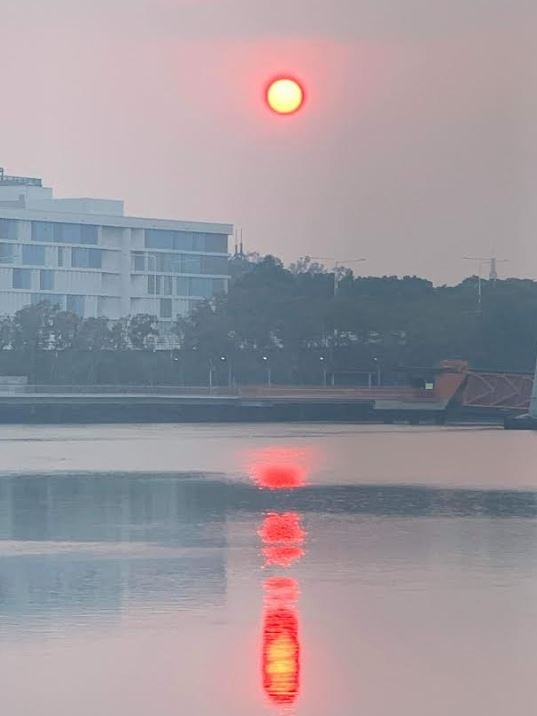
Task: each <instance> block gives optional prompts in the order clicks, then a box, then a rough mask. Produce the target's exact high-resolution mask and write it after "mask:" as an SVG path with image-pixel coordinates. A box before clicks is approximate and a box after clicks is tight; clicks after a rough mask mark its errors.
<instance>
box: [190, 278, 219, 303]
mask: <svg viewBox="0 0 537 716" xmlns="http://www.w3.org/2000/svg"><path fill="white" fill-rule="evenodd" d="M190 295H192V296H199V297H201V298H210V297H211V296H212V295H213V282H212V279H210V278H192V279H191V289H190Z"/></svg>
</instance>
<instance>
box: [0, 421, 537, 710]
mask: <svg viewBox="0 0 537 716" xmlns="http://www.w3.org/2000/svg"><path fill="white" fill-rule="evenodd" d="M536 643H537V434H535V433H529V432H511V431H503V430H500V429H497V428H468V427H463V428H457V427H428V428H419V427H398V426H386V427H383V426H352V425H334V424H332V425H296V424H295V425H225V426H212V425H199V426H192V425H99V426H2V429H1V432H0V686H1V704H2V713H5V714H6V716H34V715H35V716H49V715H50V716H72V714H76V715H77V716H95V715H96V714H99V715H100V716H119V715H125V716H148V714H158V715H159V716H172V715H173V716H176V715H177V714H185V715H186V714H188V715H189V716H252V714H257V715H260V716H265V715H266V716H282V715H285V716H326V715H327V714H330V715H331V716H332V715H333V716H356V715H357V714H364V715H367V716H394V715H395V714H397V716H448V715H449V716H453V715H454V714H457V715H458V716H466V715H468V716H478V715H479V716H481V715H483V716H505V714H509V715H510V716H530V714H534V713H537V692H536V690H535V687H534V683H535V673H536V672H537V649H536V648H535V645H536Z"/></svg>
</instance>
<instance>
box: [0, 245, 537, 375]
mask: <svg viewBox="0 0 537 716" xmlns="http://www.w3.org/2000/svg"><path fill="white" fill-rule="evenodd" d="M231 266H232V269H231V272H232V280H231V285H230V289H229V292H228V293H227V294H225V295H220V296H217V297H216V298H214V299H212V300H211V301H205V302H200V303H199V304H198V306H197V308H196V309H195V310H194V311H193V312H192V313H191V314H190V315H189V316H188V317H186V318H178V319H177V321H176V322H175V324H174V325H173V331H174V333H175V335H176V338H177V341H178V345H179V347H178V348H177V350H175V351H173V352H170V353H168V354H166V352H165V351H155V350H154V349H155V348H156V347H157V342H158V340H159V332H158V322H157V318H156V317H155V316H151V315H148V314H140V315H136V316H130V317H127V318H124V319H121V320H119V321H110V320H108V319H106V318H88V319H85V320H81V319H80V318H78V317H77V316H76V315H74V314H73V313H69V312H66V311H60V310H59V309H58V307H55V306H51V305H50V304H49V303H41V304H38V305H35V306H27V307H25V308H23V309H21V310H20V311H18V312H17V313H16V314H15V316H14V317H13V318H7V317H4V318H0V355H1V358H2V362H1V364H0V371H2V372H6V371H7V372H13V373H14V374H24V375H28V376H29V377H30V379H31V380H41V381H43V382H65V381H67V382H69V381H71V382H75V383H77V382H81V383H92V382H112V383H114V382H117V383H122V382H131V383H159V382H160V383H166V382H168V383H186V384H202V383H207V380H208V374H209V367H210V370H211V371H212V373H211V375H212V376H213V378H214V381H215V383H219V382H220V383H226V382H227V381H229V380H230V379H231V380H235V381H237V382H256V383H259V382H264V381H265V380H267V379H268V374H269V372H270V375H271V377H272V380H273V381H274V382H293V383H308V382H310V383H319V382H320V381H321V380H323V378H326V374H332V373H339V374H340V375H342V376H349V375H351V374H352V375H355V374H357V372H359V371H362V374H361V377H360V378H356V379H357V380H366V379H367V377H365V378H364V372H365V373H367V372H370V373H376V370H377V368H379V369H381V370H382V374H383V376H385V379H386V380H387V381H389V380H390V379H393V380H396V373H395V369H396V368H397V367H400V366H407V367H409V366H414V367H430V366H434V365H435V364H437V363H438V362H439V361H441V360H445V359H463V360H467V361H469V362H470V364H471V365H472V366H473V367H475V368H481V369H490V370H516V371H532V370H533V366H534V363H535V353H536V345H537V282H534V281H530V280H525V279H506V280H503V281H499V280H498V281H496V282H490V281H482V282H481V300H480V301H479V300H478V291H477V288H478V282H477V277H470V278H468V279H465V280H464V281H463V282H462V283H460V284H459V285H457V286H439V287H434V286H433V285H432V283H431V282H430V281H427V280H424V279H421V278H417V277H415V276H405V277H403V278H397V277H396V276H384V277H381V278H375V277H355V276H354V275H353V274H352V272H351V271H349V270H348V269H345V268H342V269H341V270H340V271H338V275H337V282H336V281H335V276H334V273H329V272H326V271H325V269H324V267H322V266H317V265H315V264H313V263H312V261H311V260H308V259H307V258H305V259H302V260H300V261H299V262H297V264H295V266H293V267H292V270H291V269H286V268H285V267H284V266H283V264H282V262H281V261H280V260H279V259H277V258H274V257H272V256H266V257H264V258H260V257H259V256H257V255H254V256H250V257H248V256H246V257H245V256H236V257H234V258H233V259H232V260H231ZM335 288H337V290H336V291H335V290H334V289H335ZM213 373H214V375H213ZM390 373H391V375H392V378H390ZM344 380H346V378H342V382H343V381H344Z"/></svg>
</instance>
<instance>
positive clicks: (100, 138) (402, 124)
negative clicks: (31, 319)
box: [0, 0, 537, 283]
mask: <svg viewBox="0 0 537 716" xmlns="http://www.w3.org/2000/svg"><path fill="white" fill-rule="evenodd" d="M469 5H472V7H471V8H470V7H468V6H469ZM0 12H1V13H2V18H3V20H2V25H1V26H0V43H1V47H2V54H3V62H2V63H1V64H0V86H2V98H3V101H2V112H1V113H0V130H1V131H0V137H2V138H3V139H4V142H2V144H1V149H0V166H5V167H6V169H7V170H8V171H9V172H12V173H20V174H31V175H38V176H42V177H43V178H44V179H45V182H46V183H47V184H49V185H52V186H54V188H55V190H56V192H57V195H59V196H65V195H75V196H76V195H80V196H83V195H90V196H103V197H110V198H124V199H125V202H126V209H127V211H128V212H129V213H131V214H134V215H146V216H162V217H173V218H184V219H206V220H217V221H226V222H230V223H234V224H236V225H237V226H240V227H242V228H243V231H244V238H245V242H246V247H247V249H250V250H258V251H260V252H262V253H274V254H276V255H280V256H282V258H284V259H285V260H286V261H291V260H293V259H295V258H296V257H298V256H301V255H305V254H309V255H313V256H317V255H321V256H333V257H334V258H338V259H340V258H351V257H359V256H364V257H367V263H365V264H362V265H360V270H361V271H362V272H363V273H367V274H372V275H379V274H380V275H382V274H419V275H424V276H427V277H429V278H432V279H433V280H434V281H435V282H437V283H444V282H447V283H451V282H454V281H458V280H460V279H461V278H462V277H463V276H464V275H468V274H470V273H473V272H475V271H476V270H477V266H475V265H473V264H468V262H464V261H463V260H462V257H463V256H465V255H472V256H474V255H475V256H490V255H492V253H495V254H496V255H497V256H498V257H500V258H507V259H509V263H508V264H502V265H501V266H500V272H501V273H502V274H504V275H506V274H508V275H515V276H529V277H532V278H537V242H535V240H534V236H535V234H536V229H537V208H536V206H535V202H534V201H533V191H534V187H535V186H536V185H537V161H536V160H537V82H536V80H537V77H536V75H537V63H536V62H534V59H535V57H534V51H533V48H532V43H533V39H532V38H533V37H534V35H535V30H536V29H537V8H534V7H532V5H531V3H529V2H526V0H517V1H515V2H512V3H510V4H509V9H507V8H506V4H505V3H501V2H499V0H490V2H489V3H481V2H475V3H468V2H454V3H450V4H449V6H446V3H441V2H440V1H439V0H438V1H436V0H432V2H429V3H424V0H409V2H408V3H407V4H406V12H403V11H402V10H401V7H400V4H399V3H396V2H395V0H391V2H389V1H388V0H377V2H373V0H361V2H350V1H349V0H338V1H337V2H333V3H331V2H329V0H316V1H314V2H309V3H306V2H305V0H295V2H294V3H282V2H280V1H279V0H275V1H274V2H272V3H267V2H264V1H263V2H261V1H260V2H258V3H252V2H250V3H245V2H244V0H205V1H204V2H193V0H186V1H185V0H181V1H180V2H179V1H176V0H153V1H150V0H132V1H131V2H128V3H127V2H125V0H109V1H108V2H107V3H104V2H102V1H101V0H98V1H97V2H92V3H90V2H88V1H87V0H70V2H66V0H41V2H37V0H16V1H15V0H0ZM286 71H289V72H292V73H293V74H296V75H297V76H298V77H300V78H301V79H302V80H303V81H304V83H305V85H306V87H307V91H308V102H307V105H306V106H305V108H304V109H303V111H301V112H300V113H298V114H297V115H295V116H293V117H275V116H274V115H273V114H271V113H270V112H269V111H268V110H267V109H266V107H265V106H264V104H263V97H262V92H263V87H264V86H265V83H266V81H267V79H268V78H269V77H271V76H273V75H274V74H276V73H279V72H286Z"/></svg>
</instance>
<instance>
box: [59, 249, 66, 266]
mask: <svg viewBox="0 0 537 716" xmlns="http://www.w3.org/2000/svg"><path fill="white" fill-rule="evenodd" d="M64 251H65V249H64V248H63V247H62V246H58V266H63V261H64V256H63V252H64Z"/></svg>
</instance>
